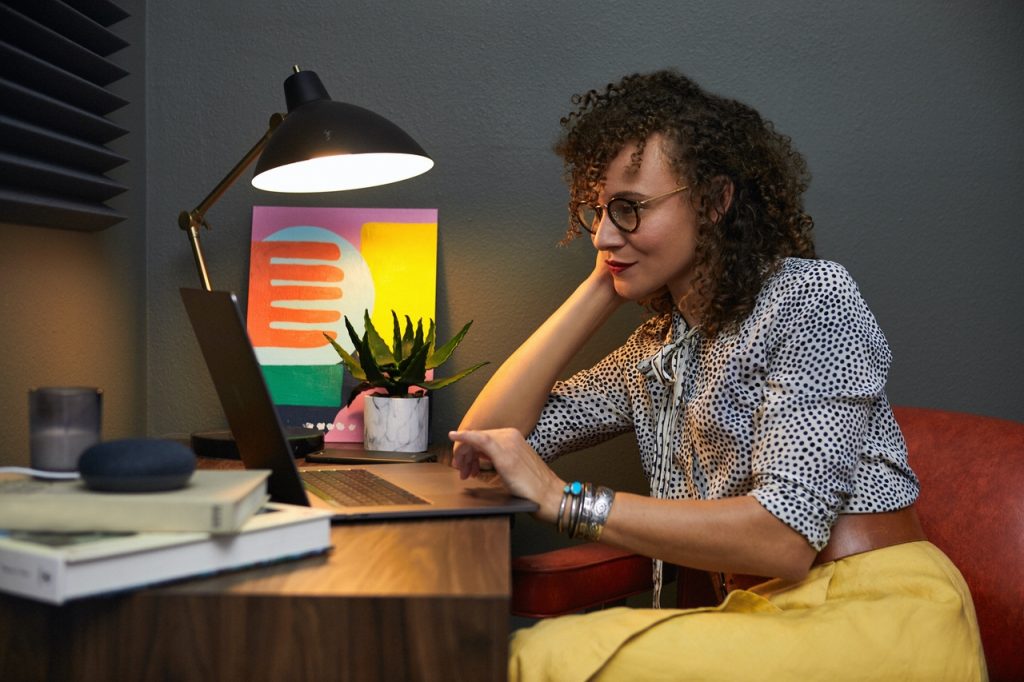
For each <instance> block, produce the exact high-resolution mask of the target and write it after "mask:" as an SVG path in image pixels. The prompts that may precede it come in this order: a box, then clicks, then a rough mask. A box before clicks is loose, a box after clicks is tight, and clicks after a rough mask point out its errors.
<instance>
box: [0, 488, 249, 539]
mask: <svg viewBox="0 0 1024 682" xmlns="http://www.w3.org/2000/svg"><path fill="white" fill-rule="evenodd" d="M10 497H14V496H10ZM265 499H266V494H265V493H264V492H263V490H257V491H254V492H253V493H250V494H249V495H248V496H246V498H244V499H243V500H241V501H238V502H233V501H216V500H204V501H189V502H186V503H183V502H182V501H180V500H178V501H174V500H167V501H166V502H165V501H161V500H159V499H149V500H146V501H145V503H142V500H129V499H125V500H124V503H123V504H121V503H120V502H121V501H120V500H110V499H101V500H91V499H88V498H87V497H86V496H80V497H75V500H74V501H75V504H74V505H71V504H62V505H32V506H29V505H24V507H23V508H22V509H12V508H8V507H5V506H4V504H3V502H4V500H0V512H8V511H9V512H11V513H0V528H3V529H6V530H30V531H47V530H60V531H63V532H84V531H93V530H95V531H110V532H138V531H158V532H159V531H174V532H187V531H202V532H207V533H233V532H236V531H237V530H238V529H239V528H240V527H241V525H242V524H243V523H244V522H245V521H246V519H248V518H249V516H250V515H251V514H252V513H253V512H255V511H256V509H258V508H259V506H260V505H261V504H262V503H263V501H264V500H265Z"/></svg>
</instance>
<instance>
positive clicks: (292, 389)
mask: <svg viewBox="0 0 1024 682" xmlns="http://www.w3.org/2000/svg"><path fill="white" fill-rule="evenodd" d="M436 284H437V209H410V208H293V207H284V206H255V207H253V214H252V247H251V251H250V262H249V300H248V315H247V326H248V329H249V336H250V338H251V339H252V343H253V346H254V347H255V348H256V357H257V358H258V359H259V361H260V365H261V366H262V368H263V374H264V377H265V378H266V380H267V385H268V387H269V388H270V393H271V396H272V397H273V399H274V403H275V405H276V406H277V409H278V414H279V415H280V416H281V420H282V422H283V423H284V425H285V426H286V427H298V426H302V427H306V428H315V429H318V430H320V431H322V432H323V433H324V439H325V440H327V441H344V442H360V441H362V439H363V415H362V400H359V399H357V400H356V401H354V402H353V403H352V405H351V407H349V408H345V407H344V402H345V401H346V400H347V399H348V395H349V392H350V391H351V390H352V387H354V386H355V383H356V382H355V381H354V380H352V378H351V377H349V376H348V375H347V373H346V372H344V370H343V366H342V365H341V364H339V362H338V360H339V358H338V355H337V353H335V351H334V349H333V348H331V346H330V344H328V343H327V341H326V340H325V339H324V337H323V332H327V333H331V334H333V336H334V337H335V338H336V339H337V341H338V342H339V343H340V344H341V345H342V347H344V348H345V349H346V350H348V351H349V352H352V351H353V348H352V342H351V341H350V340H349V336H348V333H347V332H346V330H345V322H344V318H345V317H347V318H348V320H349V322H351V323H352V326H353V327H354V328H355V330H356V332H357V333H358V334H360V335H361V334H362V333H363V311H364V310H369V311H370V318H371V319H372V320H373V324H374V326H376V327H377V328H379V329H391V326H392V319H391V311H392V310H394V311H396V312H397V313H398V314H399V316H400V317H401V316H404V315H408V316H409V317H411V318H412V319H413V321H415V320H417V319H419V318H423V319H424V321H426V320H427V319H428V318H433V317H434V305H435V298H436Z"/></svg>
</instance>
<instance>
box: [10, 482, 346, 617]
mask: <svg viewBox="0 0 1024 682" xmlns="http://www.w3.org/2000/svg"><path fill="white" fill-rule="evenodd" d="M330 545H331V512H330V511H326V510H320V509H314V508H311V507H299V506H294V505H288V504H277V503H273V502H270V503H267V504H266V505H265V506H264V507H263V508H262V509H261V510H260V511H259V513H257V514H255V515H253V516H252V518H250V519H249V520H248V521H247V522H246V523H245V525H243V526H242V529H241V530H240V531H239V532H238V533H236V534H229V535H225V534H212V533H202V532H185V533H149V532H146V533H46V532H33V531H0V591H3V592H8V593H10V594H16V595H20V596H23V597H28V598H30V599H35V600H38V601H44V602H49V603H51V604H62V603H64V602H65V601H67V600H69V599H77V598H79V597H87V596H90V595H97V594H104V593H110V592H120V591H124V590H130V589H136V588H139V587H143V586H147V585H155V584H157V583H162V582H167V581H170V580H175V579H178V578H186V577H191V576H199V575H206V574H213V573H219V572H221V571H228V570H231V569H237V568H242V567H246V566H253V565H256V564H262V563H270V562H276V561H283V560H286V559H293V558H298V557H301V556H306V555H309V554H316V553H319V552H323V551H325V550H327V549H328V548H330Z"/></svg>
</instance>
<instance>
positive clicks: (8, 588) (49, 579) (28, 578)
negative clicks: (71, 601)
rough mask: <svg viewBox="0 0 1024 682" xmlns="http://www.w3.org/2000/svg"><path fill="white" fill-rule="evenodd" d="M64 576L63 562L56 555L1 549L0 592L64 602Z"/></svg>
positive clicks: (56, 602)
mask: <svg viewBox="0 0 1024 682" xmlns="http://www.w3.org/2000/svg"><path fill="white" fill-rule="evenodd" d="M65 578H66V576H65V573H64V566H63V563H62V562H61V561H60V560H59V559H58V558H57V557H53V556H39V555H32V554H24V553H21V552H15V551H13V550H10V549H6V548H4V549H0V591H3V592H9V593H11V594H17V595H21V596H23V597H31V598H32V599H38V600H40V601H45V602H49V603H51V604H60V603H61V602H63V601H64V581H65Z"/></svg>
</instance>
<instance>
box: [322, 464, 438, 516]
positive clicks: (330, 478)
mask: <svg viewBox="0 0 1024 682" xmlns="http://www.w3.org/2000/svg"><path fill="white" fill-rule="evenodd" d="M302 481H303V482H304V483H305V484H306V486H307V487H309V488H311V489H312V490H313V492H315V493H316V494H317V496H318V497H322V498H324V499H326V500H330V501H331V502H334V503H335V504H337V505H340V506H342V507H375V506H382V505H396V504H398V505H402V504H410V505H411V504H429V503H428V502H427V501H426V500H424V499H423V498H422V497H418V496H416V495H413V494H412V493H411V492H409V491H408V490H405V489H404V488H400V487H398V486H397V485H395V484H394V483H391V482H390V481H386V480H384V479H383V478H381V477H380V476H378V475H377V474H374V473H371V472H369V471H366V470H365V469H326V470H308V469H307V470H304V471H302Z"/></svg>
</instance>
